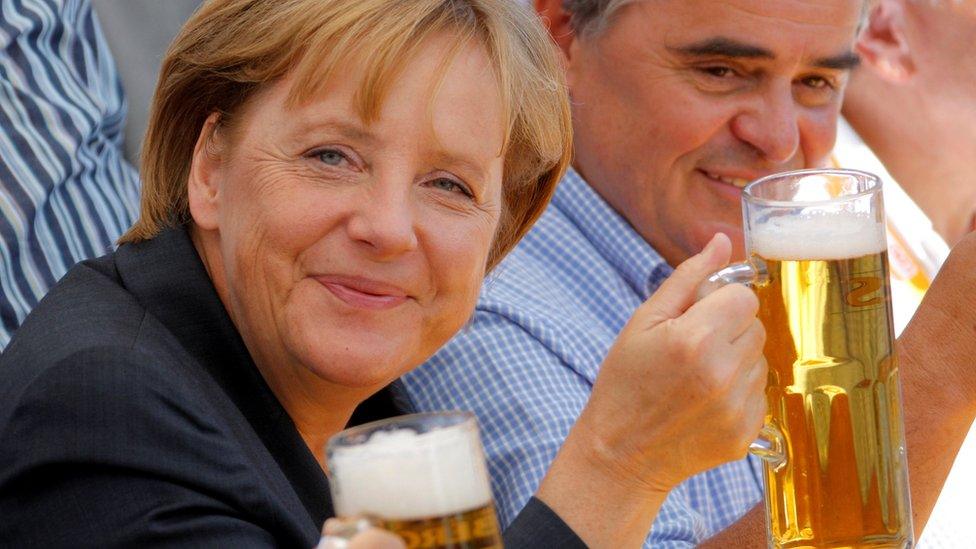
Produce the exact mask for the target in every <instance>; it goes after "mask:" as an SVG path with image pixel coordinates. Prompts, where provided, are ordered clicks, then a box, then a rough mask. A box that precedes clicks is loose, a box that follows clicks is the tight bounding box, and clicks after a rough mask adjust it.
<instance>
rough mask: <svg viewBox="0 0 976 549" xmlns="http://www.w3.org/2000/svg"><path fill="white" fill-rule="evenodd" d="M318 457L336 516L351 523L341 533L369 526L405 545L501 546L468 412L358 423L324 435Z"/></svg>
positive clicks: (437, 548)
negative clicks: (326, 440) (324, 460)
mask: <svg viewBox="0 0 976 549" xmlns="http://www.w3.org/2000/svg"><path fill="white" fill-rule="evenodd" d="M326 455H327V459H328V469H329V483H330V487H331V490H332V503H333V506H334V508H335V512H336V516H337V517H339V518H340V519H344V522H347V523H348V524H350V525H352V527H350V528H348V529H344V530H345V531H344V532H343V533H342V534H341V535H342V536H344V537H352V536H353V535H354V534H355V533H357V532H359V531H361V530H362V529H363V528H366V527H370V526H373V527H377V528H382V529H384V530H388V531H390V532H393V533H395V534H397V535H398V536H400V537H401V538H402V539H403V541H404V543H405V544H406V546H407V548H408V549H442V548H443V549H447V548H455V549H467V548H472V549H474V548H499V549H501V547H502V536H501V530H500V529H499V526H498V519H497V517H496V515H495V506H494V502H493V501H492V497H491V488H490V484H489V480H488V469H487V467H486V465H485V457H484V451H483V450H482V446H481V438H480V437H479V435H478V424H477V421H476V420H475V417H474V415H473V414H471V413H468V412H442V413H426V414H412V415H406V416H400V417H396V418H392V419H386V420H382V421H377V422H373V423H368V424H365V425H360V426H358V427H354V428H352V429H347V430H345V431H342V432H341V433H339V434H337V435H335V436H334V437H332V438H331V439H330V440H329V443H328V445H327V447H326ZM327 537H328V536H327ZM336 545H338V546H342V545H343V544H341V543H339V544H336ZM321 546H322V545H321V544H320V547H321Z"/></svg>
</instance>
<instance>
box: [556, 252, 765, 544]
mask: <svg viewBox="0 0 976 549" xmlns="http://www.w3.org/2000/svg"><path fill="white" fill-rule="evenodd" d="M730 253H731V243H730V242H729V239H728V238H727V237H725V236H724V235H717V236H716V237H715V238H714V239H712V241H711V242H710V243H709V244H708V246H706V247H705V249H704V250H702V252H701V253H700V254H698V255H696V256H694V257H692V258H690V259H688V260H687V261H685V262H684V263H682V264H681V265H680V266H679V267H678V268H677V270H676V271H675V273H674V274H673V275H672V276H671V277H670V278H669V279H668V280H667V281H665V282H664V284H662V285H661V287H660V288H659V289H658V291H657V292H655V294H654V295H653V296H652V297H651V298H650V299H649V300H648V301H647V302H645V303H644V304H643V305H641V307H640V308H638V310H637V311H636V312H635V313H634V315H633V316H632V317H631V320H630V322H628V324H627V326H625V327H624V329H623V331H622V332H621V333H620V335H619V337H618V338H617V341H616V342H615V344H614V345H613V347H612V348H611V349H610V352H609V353H608V354H607V357H606V360H604V362H603V365H602V367H601V370H600V374H599V375H598V377H597V380H596V383H595V384H594V386H593V393H592V395H591V396H590V400H589V402H588V403H587V405H586V408H585V409H584V410H583V413H582V414H581V415H580V418H579V420H578V421H577V423H576V425H575V426H574V427H573V429H572V431H570V434H569V437H568V438H567V439H566V442H565V443H564V444H563V447H562V448H561V449H560V453H559V455H558V456H557V458H556V461H555V462H554V463H553V466H552V467H551V468H550V470H549V473H548V474H547V475H546V478H545V479H544V481H543V484H542V487H541V488H540V490H539V494H538V496H539V498H540V499H542V500H543V501H545V502H546V503H547V504H548V505H549V506H550V507H551V508H552V509H553V510H555V511H556V512H557V513H558V514H559V515H560V516H561V517H562V518H563V520H565V521H566V522H567V524H569V525H570V526H571V527H572V528H573V529H574V530H575V531H576V532H577V534H579V536H580V537H581V538H582V539H583V541H585V542H586V543H587V544H588V545H590V546H597V547H611V546H612V547H625V546H626V547H630V546H638V545H639V544H640V543H641V541H642V540H643V539H644V537H645V536H646V535H647V532H648V531H649V530H650V527H651V523H652V522H653V520H654V517H655V515H656V514H657V510H658V508H659V507H660V504H661V503H662V502H663V501H664V498H665V497H666V496H667V493H668V492H669V491H670V490H671V488H673V487H674V486H675V485H677V484H678V483H680V482H681V481H682V480H684V479H686V478H688V477H689V476H691V475H694V474H696V473H699V472H701V471H704V470H706V469H709V468H712V467H714V466H717V465H719V464H721V463H724V462H727V461H730V460H734V459H739V458H742V457H743V456H744V455H745V454H746V450H747V448H748V445H749V443H750V442H751V441H752V440H754V439H755V438H756V436H757V434H758V433H759V429H760V428H761V427H762V422H763V419H764V416H765V410H766V405H765V402H766V401H765V398H764V388H765V384H766V363H765V360H764V359H763V356H762V351H763V344H764V342H765V332H764V330H763V327H762V324H760V322H759V320H758V319H757V318H756V312H757V311H758V309H759V302H758V300H757V299H756V296H755V294H754V293H753V292H752V291H751V290H749V289H748V288H746V287H744V286H741V285H737V284H733V285H729V286H725V287H723V288H721V289H719V290H716V291H715V292H713V293H711V294H709V295H708V296H706V297H704V298H702V299H701V300H700V301H697V302H696V301H695V300H696V293H697V288H698V285H699V284H700V283H701V282H702V281H703V280H704V279H705V278H706V277H707V276H708V275H710V274H711V273H713V272H714V271H716V270H718V269H720V268H721V267H724V266H725V264H726V263H727V262H728V260H729V255H730Z"/></svg>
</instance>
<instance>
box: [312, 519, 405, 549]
mask: <svg viewBox="0 0 976 549" xmlns="http://www.w3.org/2000/svg"><path fill="white" fill-rule="evenodd" d="M316 549H407V546H406V544H404V543H403V540H402V539H401V538H400V536H397V535H396V534H394V533H393V532H388V531H386V530H381V529H379V528H375V527H372V526H370V525H369V523H368V522H364V521H362V520H361V519H338V518H330V519H328V520H326V521H325V526H323V527H322V539H321V540H319V544H318V546H317V547H316Z"/></svg>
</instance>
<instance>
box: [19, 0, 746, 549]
mask: <svg viewBox="0 0 976 549" xmlns="http://www.w3.org/2000/svg"><path fill="white" fill-rule="evenodd" d="M569 135H570V117H569V109H568V99H567V97H566V92H565V84H564V82H563V79H562V76H561V70H560V66H559V63H558V60H557V57H556V54H555V53H554V49H553V47H552V45H551V44H550V43H549V40H548V37H547V36H546V34H545V31H544V30H543V29H542V27H541V26H540V25H539V24H538V22H537V21H535V20H534V19H533V17H532V16H531V15H530V14H528V13H527V12H525V11H524V10H523V8H522V7H521V6H519V5H518V4H517V3H515V2H511V1H510V0H411V1H403V2H388V1H384V0H328V1H326V0H211V1H209V2H207V3H205V4H204V5H203V7H202V8H201V9H200V10H199V11H198V12H197V13H196V14H195V15H194V16H193V18H192V19H191V20H190V21H189V22H188V23H187V24H186V26H185V27H184V29H183V31H182V32H181V34H180V35H179V36H178V37H177V38H176V40H175V42H174V43H173V45H172V46H171V48H170V50H169V52H168V53H167V55H166V58H165V60H164V62H163V67H162V71H161V76H160V79H159V84H158V88H157V91H156V95H155V98H154V104H153V108H152V114H151V119H150V124H149V129H148V132H147V137H146V141H145V145H144V151H143V159H142V177H143V195H142V205H141V214H140V218H139V220H138V221H137V223H136V224H135V226H133V227H132V228H131V230H129V232H128V233H127V234H126V235H125V236H124V237H123V238H122V241H121V245H120V247H119V248H118V250H117V251H116V252H114V253H112V254H109V255H107V256H105V257H102V258H100V259H97V260H92V261H86V262H83V263H81V264H79V265H77V266H75V267H74V268H73V269H72V270H71V271H70V272H69V273H68V275H67V276H66V277H65V278H64V279H63V280H62V281H61V282H60V283H59V284H58V285H57V286H56V287H55V288H54V289H53V290H52V291H51V293H50V294H49V295H48V296H47V297H46V298H45V299H44V300H43V301H42V303H41V304H40V305H39V306H38V307H37V308H36V309H35V310H34V311H33V313H32V314H31V315H30V316H29V317H28V319H27V320H26V322H25V323H24V325H23V326H22V328H21V329H20V330H19V331H18V332H17V334H16V335H15V337H14V338H13V340H12V342H11V344H10V345H9V347H8V348H7V350H6V352H5V353H4V354H3V356H2V358H0V517H3V518H2V519H0V520H2V523H3V528H0V545H14V546H23V545H41V546H45V547H51V546H65V545H67V546H79V545H83V546H88V545H91V546H100V547H101V546H120V545H125V546H129V545H134V546H143V545H172V544H186V545H227V546H272V545H273V546H293V547H294V546H298V547H310V546H313V545H314V544H315V543H316V541H317V540H318V536H319V530H320V528H321V527H322V524H323V522H324V521H325V519H326V518H328V517H330V516H331V515H332V514H333V513H332V508H331V502H330V500H329V489H328V481H327V477H326V474H325V471H324V469H325V467H324V455H323V454H324V446H325V442H326V440H327V439H328V438H329V437H330V436H332V435H333V434H335V433H337V432H338V431H340V430H341V429H343V428H344V427H345V426H346V425H348V424H350V423H357V422H362V421H365V420H368V419H379V418H382V417H389V416H391V415H396V414H398V413H400V412H401V411H402V410H401V409H400V408H399V407H398V406H397V403H396V401H395V399H394V398H393V395H392V393H391V390H390V388H389V386H390V384H391V383H392V382H394V380H396V378H398V377H399V376H400V375H402V374H403V373H405V372H406V371H408V370H410V369H412V368H414V367H416V366H418V365H419V364H421V363H422V362H423V361H424V360H425V359H426V358H428V357H429V356H430V355H431V354H433V352H434V351H435V350H436V349H437V348H438V347H439V346H441V345H442V344H444V343H445V342H446V341H447V339H448V338H450V337H451V336H452V335H453V334H454V333H455V332H457V331H458V330H459V329H460V328H461V327H462V325H463V324H464V323H465V321H466V320H467V318H468V317H469V316H470V315H471V313H472V311H473V308H474V305H475V301H476V298H477V295H478V291H479V288H480V284H481V282H482V279H483V278H484V276H485V273H486V272H487V271H488V270H490V269H491V268H492V267H493V266H494V265H495V264H496V263H497V262H498V261H499V259H500V258H501V257H502V256H503V255H504V254H505V253H506V252H507V251H508V250H510V249H511V248H512V246H514V245H515V243H516V242H517V241H518V239H519V238H520V237H521V236H522V235H523V234H524V233H525V232H526V231H527V230H528V228H529V227H530V225H531V224H532V222H533V221H534V220H535V219H536V218H537V217H538V216H539V215H540V214H541V213H542V211H543V210H544V208H545V206H546V203H547V201H548V199H549V197H550V196H551V194H552V192H553V189H554V187H555V185H556V182H557V181H558V180H559V179H560V177H561V175H562V174H563V172H564V171H565V169H566V167H567V165H568V162H569V159H570V151H571V145H570V139H569ZM712 255H714V253H713V254H712ZM664 293H665V294H666V293H667V291H666V290H665V291H664ZM621 352H623V351H621ZM627 352H629V353H631V354H634V356H637V357H639V356H641V351H640V349H639V348H637V347H635V348H631V349H630V350H629V351H627ZM474 366H475V365H473V367H474ZM608 372H609V373H606V374H604V375H601V380H602V381H601V383H604V387H605V388H604V390H602V391H597V392H595V393H594V395H595V396H594V399H593V401H592V402H591V404H590V406H589V407H588V408H589V409H591V410H592V413H591V414H590V415H591V416H592V417H601V418H603V417H610V418H613V417H614V413H615V411H616V410H617V408H618V406H619V403H618V402H615V396H614V393H615V387H619V386H621V384H626V383H630V384H631V385H633V384H632V383H631V382H629V381H627V379H628V378H627V377H626V376H621V375H619V372H617V373H616V374H615V373H614V371H613V369H608ZM615 375H616V376H617V377H614V376H615ZM760 385H761V384H760ZM472 390H476V389H472ZM648 393H650V392H649V391H648ZM598 395H607V396H598ZM726 404H727V405H728V408H729V409H737V407H740V406H741V404H742V403H741V402H738V401H733V399H731V398H730V401H729V402H728V403H726ZM675 414H677V415H679V416H680V414H681V412H680V411H677V412H675ZM751 423H756V422H755V421H744V422H742V425H736V426H735V427H734V428H733V427H731V426H728V425H726V424H725V423H721V424H717V425H716V426H713V428H711V429H709V430H708V431H706V433H707V434H708V436H710V437H712V439H714V440H716V441H718V440H732V439H734V440H736V441H739V442H741V443H743V444H744V443H745V441H747V440H748V439H749V438H750V437H751V436H752V435H754V434H755V430H754V429H751V427H752V425H751ZM756 429H758V424H757V426H756ZM652 435H653V436H657V437H658V438H656V439H653V440H649V439H648V437H649V436H652ZM668 436H671V434H668V433H664V434H640V437H638V439H639V440H640V441H641V444H644V445H646V444H648V443H654V444H656V445H657V446H660V445H661V444H663V443H664V442H665V440H664V439H665V438H667V437H668ZM638 439H634V440H638ZM740 439H741V440H740ZM570 440H571V441H575V446H574V448H575V450H571V451H566V452H565V453H564V455H561V456H560V458H559V459H557V461H556V464H555V465H554V466H553V473H554V474H553V476H552V477H551V478H547V484H546V486H544V487H543V488H542V489H541V491H540V498H539V499H533V500H532V501H531V502H530V503H529V505H528V506H527V507H526V508H525V510H524V511H523V512H522V515H520V517H519V519H517V520H516V522H515V524H513V525H512V526H511V527H510V528H509V529H508V531H507V533H506V543H508V544H509V545H511V546H539V545H560V546H572V545H580V544H581V539H580V538H581V537H582V538H583V539H585V540H586V541H587V542H588V543H590V544H596V545H601V544H604V545H610V544H613V543H614V540H618V539H621V538H620V537H619V533H620V532H624V533H629V534H634V533H637V534H640V533H641V532H643V531H645V530H646V528H647V527H648V526H649V523H648V522H647V519H648V518H649V519H653V514H654V512H656V509H657V506H658V505H659V504H660V501H659V500H655V499H654V498H650V499H648V498H644V497H643V495H644V492H642V491H641V489H638V488H639V487H640V486H641V485H642V482H643V481H642V477H641V475H643V474H645V472H640V474H639V475H638V476H637V477H633V478H632V476H631V472H630V471H625V470H623V469H622V468H621V467H619V466H618V464H617V463H616V462H615V461H614V456H619V455H625V454H627V453H628V452H631V450H634V449H635V445H634V444H633V440H629V439H628V438H627V437H622V438H620V439H618V440H615V441H611V442H613V444H612V445H611V446H612V447H607V446H605V444H604V443H605V440H604V439H601V438H600V433H598V432H596V431H594V430H593V429H580V430H578V431H577V432H576V433H575V434H574V435H573V436H571V437H570ZM733 446H735V445H733ZM739 446H741V444H740V445H739ZM709 447H711V446H709ZM587 448H591V449H594V451H588V450H585V449H587ZM641 448H643V446H640V445H638V446H637V447H636V449H637V450H641ZM731 453H735V452H734V451H733V452H731ZM715 457H716V456H715V452H711V453H710V454H709V455H701V456H699V455H692V456H687V459H685V460H684V461H686V462H688V463H689V467H693V466H700V467H701V468H704V467H705V466H707V465H710V464H711V463H712V462H714V460H715ZM723 457H725V456H723ZM728 457H734V456H728ZM647 469H652V467H647ZM621 479H625V481H624V482H621V481H620V480H621ZM631 480H633V482H634V485H633V489H632V488H631V487H630V485H629V484H628V482H630V481H631ZM621 490H622V491H625V492H633V495H634V497H632V498H629V499H628V501H627V502H621V503H620V505H619V506H618V507H617V508H615V509H613V510H612V511H611V510H610V509H609V508H607V509H606V511H605V512H606V516H591V515H588V516H584V517H580V516H579V513H574V509H579V507H578V505H577V503H578V499H589V500H591V501H596V498H598V497H601V496H606V495H610V494H617V493H619V492H620V491H621ZM618 499H619V498H618ZM611 513H612V514H611ZM628 513H629V514H628ZM560 516H563V517H564V518H566V517H568V518H567V519H566V520H565V521H564V520H563V519H561V518H560ZM611 517H613V518H614V519H615V520H617V521H618V522H617V523H616V524H614V523H613V522H612V521H609V520H607V519H609V518H611ZM608 525H609V526H610V527H608ZM631 537H633V536H631ZM641 537H642V536H641Z"/></svg>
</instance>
